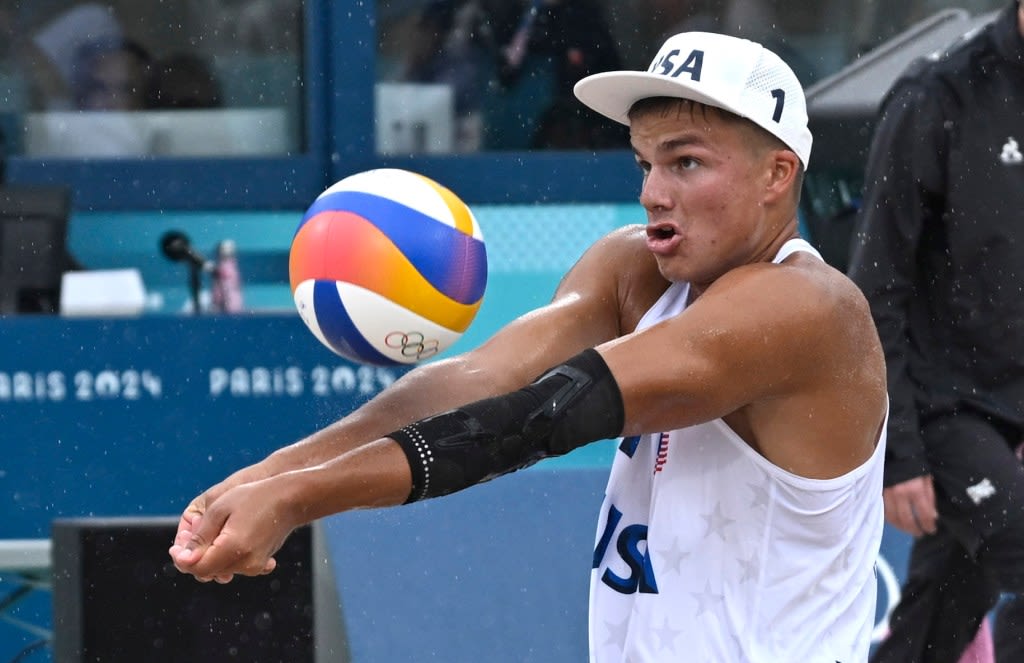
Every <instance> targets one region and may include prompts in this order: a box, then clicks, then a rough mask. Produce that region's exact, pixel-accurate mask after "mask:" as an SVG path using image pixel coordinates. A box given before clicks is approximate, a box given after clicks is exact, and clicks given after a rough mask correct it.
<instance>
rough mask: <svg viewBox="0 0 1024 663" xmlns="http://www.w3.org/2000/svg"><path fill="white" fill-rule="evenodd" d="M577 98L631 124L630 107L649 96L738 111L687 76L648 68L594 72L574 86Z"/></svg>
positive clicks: (590, 106)
mask: <svg viewBox="0 0 1024 663" xmlns="http://www.w3.org/2000/svg"><path fill="white" fill-rule="evenodd" d="M573 93H574V94H575V95H576V98H577V99H579V100H580V101H581V102H583V104H584V105H586V106H588V107H589V108H591V109H593V110H595V111H597V112H598V113H600V114H601V115H604V116H605V117H607V118H610V119H612V120H615V121H616V122H620V123H622V124H625V125H627V126H628V125H629V109H630V108H632V107H633V104H635V103H636V102H638V101H640V100H641V99H646V98H648V97H674V98H677V99H690V100H693V101H696V102H698V103H701V104H706V105H708V106H717V107H718V108H724V109H725V110H728V111H731V112H733V113H735V112H736V111H735V110H734V109H732V108H730V107H729V106H726V105H724V104H723V103H722V102H721V101H719V100H718V99H714V98H712V97H709V96H708V95H706V94H702V93H701V92H699V91H697V90H695V89H694V88H693V87H691V86H690V85H687V83H686V80H685V79H679V78H670V77H668V76H664V75H662V74H652V73H650V72H646V71H608V72H604V73H600V74H593V75H591V76H587V77H586V78H584V79H582V80H580V81H579V82H578V83H576V85H575V87H573Z"/></svg>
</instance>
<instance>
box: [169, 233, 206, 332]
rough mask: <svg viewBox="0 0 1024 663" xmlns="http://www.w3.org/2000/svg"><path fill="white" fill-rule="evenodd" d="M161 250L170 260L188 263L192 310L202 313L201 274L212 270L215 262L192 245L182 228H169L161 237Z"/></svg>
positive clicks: (195, 312)
mask: <svg viewBox="0 0 1024 663" xmlns="http://www.w3.org/2000/svg"><path fill="white" fill-rule="evenodd" d="M160 250H162V251H163V253H164V256H166V257H167V259H168V260H171V261H174V262H184V263H188V266H189V280H188V285H189V293H190V294H191V296H192V312H193V313H194V314H195V315H199V313H200V305H199V286H200V276H201V274H202V273H203V272H212V271H213V269H214V264H213V263H212V262H211V261H209V260H207V259H206V257H205V256H203V254H202V253H200V252H199V251H197V250H196V248H195V247H194V246H192V242H191V241H189V238H188V235H186V234H185V233H183V232H181V231H180V230H169V231H167V232H165V233H164V235H163V237H161V238H160Z"/></svg>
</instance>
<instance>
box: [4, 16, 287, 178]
mask: <svg viewBox="0 0 1024 663" xmlns="http://www.w3.org/2000/svg"><path fill="white" fill-rule="evenodd" d="M302 25H303V21H302V0H161V2H138V1H137V0H104V1H103V2H92V1H86V2H82V1H74V0H34V1H33V2H32V3H28V2H18V1H17V0H4V1H3V2H0V49H2V52H0V130H2V131H3V135H4V140H5V141H6V146H5V147H6V149H7V152H8V153H9V154H17V155H24V156H26V157H38V158H53V157H57V158H80V157H96V158H122V157H126V158H138V157H146V156H161V157H163V156H170V157H224V156H230V157H243V156H244V157H252V156H271V155H286V154H290V153H294V152H296V151H298V150H300V149H302V140H301V126H302V94H301V91H302V67H301V64H302V57H301V53H302V45H303V35H302Z"/></svg>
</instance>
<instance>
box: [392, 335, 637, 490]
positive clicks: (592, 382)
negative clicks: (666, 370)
mask: <svg viewBox="0 0 1024 663" xmlns="http://www.w3.org/2000/svg"><path fill="white" fill-rule="evenodd" d="M624 419H625V415H624V410H623V404H622V395H621V394H620V392H619V387H618V385H617V384H616V382H615V379H614V377H612V374H611V371H610V370H609V369H608V365H607V364H606V363H605V362H604V359H602V358H601V355H600V354H598V352H597V351H596V350H586V351H584V352H582V353H580V354H578V355H576V356H575V357H573V358H571V359H570V360H568V361H567V362H565V363H564V364H561V365H559V366H556V367H555V368H552V369H551V370H549V371H548V372H546V373H544V375H542V376H541V377H540V378H538V379H537V380H536V381H535V382H533V383H532V384H530V385H528V386H526V387H523V388H522V389H519V390H516V391H513V392H511V393H508V394H505V395H503V396H496V397H494V398H487V399H484V400H481V401H477V402H475V403H470V404H469V405H466V406H463V407H460V408H456V409H454V410H449V411H448V412H444V413H441V414H438V415H435V416H433V417H428V418H426V419H422V420H420V421H417V422H415V423H413V424H410V425H408V426H406V427H404V428H402V429H401V430H398V431H395V432H394V433H390V434H388V435H387V436H386V437H390V438H392V439H393V440H395V441H396V442H398V444H399V445H400V446H401V447H402V450H403V451H404V452H405V454H406V456H407V457H408V459H409V467H410V469H411V470H412V478H413V488H412V492H411V493H410V495H409V499H408V500H407V503H408V502H415V501H417V500H422V499H426V498H428V497H438V496H441V495H447V494H449V493H453V492H455V491H457V490H461V489H463V488H467V487H469V486H472V485H475V484H477V483H481V482H484V481H488V480H490V479H493V478H495V477H497V476H501V475H502V474H507V473H509V472H514V471H516V470H519V469H522V468H524V467H528V466H529V465H532V464H533V463H535V462H537V461H538V460H541V459H542V458H547V457H549V456H560V455H562V454H565V453H568V452H570V451H572V450H573V449H575V448H577V447H580V446H583V445H584V444H587V443H588V442H594V441H596V440H603V439H607V438H612V437H616V436H618V435H619V433H621V432H622V427H623V425H624Z"/></svg>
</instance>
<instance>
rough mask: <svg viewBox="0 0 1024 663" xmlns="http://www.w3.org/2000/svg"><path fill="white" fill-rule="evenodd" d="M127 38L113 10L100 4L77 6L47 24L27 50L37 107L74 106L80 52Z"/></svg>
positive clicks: (33, 37) (88, 3)
mask: <svg viewBox="0 0 1024 663" xmlns="http://www.w3.org/2000/svg"><path fill="white" fill-rule="evenodd" d="M123 36H124V31H123V29H122V28H121V24H120V22H119V21H118V19H117V17H116V16H115V15H114V12H113V9H112V8H111V7H109V6H106V5H102V4H100V3H96V2H84V3H81V4H78V5H75V6H74V7H71V8H70V9H68V10H67V11H64V12H62V13H60V14H58V15H57V16H56V17H55V18H53V19H51V20H50V21H49V22H48V23H46V24H45V25H43V27H42V28H40V29H39V30H38V31H37V32H36V33H35V34H34V35H33V36H32V38H31V41H30V43H28V44H26V45H25V47H24V49H25V55H26V60H27V63H28V68H29V75H30V77H31V78H32V83H33V85H34V86H35V88H36V104H34V105H35V106H37V107H39V108H43V109H53V110H59V109H62V108H69V107H72V106H73V105H74V92H73V90H72V87H73V80H74V78H75V68H76V61H77V60H78V58H79V57H80V56H81V53H80V51H81V50H82V49H83V48H84V47H85V46H87V45H88V44H90V43H100V42H104V41H108V40H118V39H122V38H123ZM29 51H31V52H29Z"/></svg>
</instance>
